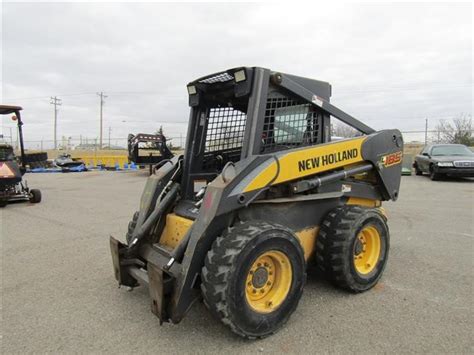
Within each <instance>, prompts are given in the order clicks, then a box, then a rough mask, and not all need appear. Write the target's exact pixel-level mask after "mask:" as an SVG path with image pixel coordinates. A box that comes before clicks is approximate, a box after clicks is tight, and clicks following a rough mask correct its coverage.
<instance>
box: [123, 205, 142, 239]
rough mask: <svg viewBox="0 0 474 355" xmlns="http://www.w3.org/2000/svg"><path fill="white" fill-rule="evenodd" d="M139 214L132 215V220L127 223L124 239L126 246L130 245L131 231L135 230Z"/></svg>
mask: <svg viewBox="0 0 474 355" xmlns="http://www.w3.org/2000/svg"><path fill="white" fill-rule="evenodd" d="M139 214H140V212H139V211H136V212H135V213H134V214H133V217H132V220H131V221H130V222H128V229H127V234H126V235H125V239H126V240H127V244H128V245H130V243H131V242H132V236H133V231H134V230H135V227H136V226H137V220H138V215H139Z"/></svg>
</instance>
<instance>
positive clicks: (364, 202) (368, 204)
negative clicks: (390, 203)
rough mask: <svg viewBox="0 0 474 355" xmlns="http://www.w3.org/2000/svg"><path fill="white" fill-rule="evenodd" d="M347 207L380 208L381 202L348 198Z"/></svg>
mask: <svg viewBox="0 0 474 355" xmlns="http://www.w3.org/2000/svg"><path fill="white" fill-rule="evenodd" d="M347 204H348V205H358V206H364V207H380V206H382V202H380V200H372V199H369V198H361V197H349V200H347Z"/></svg>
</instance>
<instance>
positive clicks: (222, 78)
mask: <svg viewBox="0 0 474 355" xmlns="http://www.w3.org/2000/svg"><path fill="white" fill-rule="evenodd" d="M231 80H234V77H233V76H232V75H230V74H229V73H227V72H224V73H219V74H216V75H214V76H211V77H209V78H205V79H202V80H199V82H200V83H204V84H214V83H225V82H227V81H231Z"/></svg>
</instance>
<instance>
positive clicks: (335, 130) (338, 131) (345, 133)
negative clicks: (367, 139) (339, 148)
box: [331, 121, 360, 138]
mask: <svg viewBox="0 0 474 355" xmlns="http://www.w3.org/2000/svg"><path fill="white" fill-rule="evenodd" d="M331 126H332V135H333V136H336V137H343V138H351V137H357V136H360V132H359V131H358V130H356V129H355V128H352V127H351V126H349V125H347V124H345V123H343V122H340V121H336V122H334V123H333V124H332V125H331Z"/></svg>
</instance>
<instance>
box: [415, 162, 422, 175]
mask: <svg viewBox="0 0 474 355" xmlns="http://www.w3.org/2000/svg"><path fill="white" fill-rule="evenodd" d="M415 175H423V171H421V170H420V169H419V168H418V164H416V163H415Z"/></svg>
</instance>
